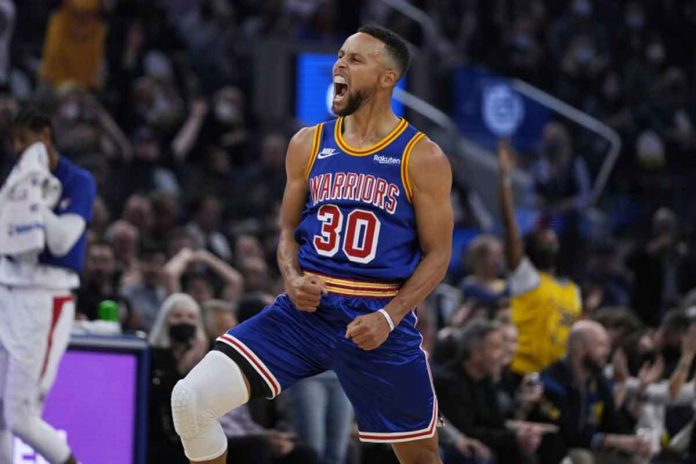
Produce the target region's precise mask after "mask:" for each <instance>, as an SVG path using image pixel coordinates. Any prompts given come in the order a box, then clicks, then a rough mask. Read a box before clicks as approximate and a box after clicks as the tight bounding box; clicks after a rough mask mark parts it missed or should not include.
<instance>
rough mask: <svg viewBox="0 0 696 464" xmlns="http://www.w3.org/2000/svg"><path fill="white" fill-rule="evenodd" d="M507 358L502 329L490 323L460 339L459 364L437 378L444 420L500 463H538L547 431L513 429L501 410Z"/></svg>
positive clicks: (479, 323) (441, 371)
mask: <svg viewBox="0 0 696 464" xmlns="http://www.w3.org/2000/svg"><path fill="white" fill-rule="evenodd" d="M503 355H504V341H503V334H502V331H501V330H500V327H499V326H498V325H497V324H496V323H493V322H488V321H475V322H472V323H471V324H470V325H469V326H467V327H466V328H465V329H463V330H462V332H461V333H460V334H459V336H458V337H457V354H456V356H455V358H454V359H453V360H452V361H450V362H449V363H447V364H445V365H444V366H442V367H441V368H439V369H436V370H435V372H434V382H435V389H436V391H437V396H438V402H439V405H440V408H441V411H442V414H443V415H444V416H445V417H446V418H447V419H448V420H449V421H450V422H451V423H452V424H453V425H454V426H455V427H456V428H457V429H458V430H460V431H461V432H462V433H464V434H465V435H466V436H467V437H471V438H475V439H477V440H480V441H481V442H482V443H483V444H484V445H486V446H487V447H488V448H490V449H491V451H492V452H493V453H494V455H495V457H496V462H498V463H500V464H504V463H510V464H513V463H514V464H520V463H523V462H533V456H534V454H535V452H536V451H537V449H538V448H539V445H540V443H541V439H542V432H541V430H539V429H538V428H536V427H535V426H532V425H529V426H526V427H520V428H518V429H517V430H516V431H515V430H509V429H507V428H506V427H505V417H504V416H503V414H502V412H501V411H500V407H499V404H498V397H497V388H496V386H495V384H494V379H495V378H496V377H499V376H500V372H501V370H502V367H503ZM450 451H451V450H450ZM458 454H459V453H455V455H458ZM448 462H452V463H454V462H462V461H456V460H454V459H452V460H448Z"/></svg>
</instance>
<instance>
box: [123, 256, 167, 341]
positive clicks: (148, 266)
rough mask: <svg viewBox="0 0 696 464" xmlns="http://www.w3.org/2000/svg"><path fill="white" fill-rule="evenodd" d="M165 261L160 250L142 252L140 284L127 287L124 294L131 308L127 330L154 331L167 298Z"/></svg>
mask: <svg viewBox="0 0 696 464" xmlns="http://www.w3.org/2000/svg"><path fill="white" fill-rule="evenodd" d="M165 261H166V256H165V254H164V251H163V250H162V249H160V248H157V247H152V246H146V247H144V248H143V249H142V251H141V252H140V269H139V271H140V272H139V273H140V279H139V282H138V283H136V284H133V285H125V286H124V288H123V292H122V293H123V296H124V298H125V299H126V300H127V301H128V303H129V305H130V307H131V314H130V318H129V320H128V323H127V328H129V329H133V330H143V331H145V332H149V331H150V329H152V325H153V324H154V323H155V319H156V318H157V312H158V311H159V308H160V306H161V305H162V302H163V301H164V299H165V297H166V296H167V289H166V288H165V286H164V278H163V274H162V266H164V263H165Z"/></svg>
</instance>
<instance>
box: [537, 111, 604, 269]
mask: <svg viewBox="0 0 696 464" xmlns="http://www.w3.org/2000/svg"><path fill="white" fill-rule="evenodd" d="M532 175H533V177H534V188H535V190H536V194H537V201H538V203H539V207H540V208H541V210H542V212H543V213H544V214H545V215H546V216H547V219H548V220H549V221H550V222H551V224H552V226H553V227H554V230H555V231H556V233H557V234H558V235H559V236H560V253H559V263H558V267H559V270H560V272H561V273H563V274H566V275H575V274H577V273H578V271H579V269H578V263H581V262H582V261H583V260H582V259H581V257H582V256H583V243H584V238H583V237H582V235H581V230H580V229H581V225H582V221H583V217H584V216H583V210H584V209H585V208H586V207H587V205H588V203H589V200H590V187H591V186H590V177H589V173H588V171H587V165H586V164H585V161H584V160H583V159H582V157H580V156H575V155H574V154H573V141H572V139H571V138H570V134H569V133H568V129H566V128H565V126H563V125H562V124H561V123H559V122H550V123H548V124H547V125H546V127H545V128H544V134H543V141H542V149H541V157H540V158H539V160H538V161H537V162H536V164H535V165H534V166H533V167H532Z"/></svg>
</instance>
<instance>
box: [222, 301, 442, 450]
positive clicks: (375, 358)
mask: <svg viewBox="0 0 696 464" xmlns="http://www.w3.org/2000/svg"><path fill="white" fill-rule="evenodd" d="M388 301H389V300H388V299H385V298H375V297H368V298H365V297H360V296H345V295H338V294H335V293H332V292H331V291H330V293H329V294H328V295H324V296H322V298H321V303H320V305H319V307H318V309H317V311H315V312H313V313H308V312H302V311H299V310H297V309H296V308H295V306H294V305H293V303H292V301H291V300H290V298H289V297H288V296H287V294H282V295H280V296H278V298H276V300H275V301H274V303H273V304H272V305H270V306H268V307H266V308H265V309H264V310H263V311H261V312H260V313H259V314H258V315H256V316H254V317H252V318H250V319H249V320H247V321H244V322H243V323H242V324H240V325H238V326H236V327H234V328H233V329H231V330H229V331H228V332H227V333H226V334H225V335H223V336H221V337H219V338H218V344H220V343H223V344H225V345H227V347H230V348H232V350H229V351H231V352H233V353H234V354H235V355H238V356H234V357H233V358H235V359H239V358H243V360H245V361H246V363H247V364H248V366H251V367H252V368H253V371H250V370H245V373H247V377H249V372H251V373H252V375H253V374H257V375H258V377H260V378H261V379H262V380H263V384H265V386H266V387H267V388H264V390H265V391H266V392H267V393H269V395H268V396H269V397H270V398H273V397H276V396H277V395H278V394H280V392H281V391H283V389H285V388H288V387H290V386H291V385H293V384H294V383H295V382H297V381H298V380H300V379H302V378H305V377H310V376H313V375H316V374H319V373H321V372H324V371H326V370H333V371H334V372H336V374H337V376H338V378H339V380H340V382H341V385H342V387H343V389H344V391H345V392H346V395H347V396H348V398H349V399H350V401H351V403H352V404H353V408H354V410H355V416H356V420H357V423H358V430H359V437H360V440H361V441H364V442H385V443H397V442H405V441H412V440H420V439H424V438H430V437H432V436H434V435H435V430H436V425H437V422H438V407H437V399H436V397H435V391H434V388H433V384H432V378H431V373H430V367H429V365H428V358H427V354H426V352H425V351H424V350H423V349H422V348H421V342H422V337H421V335H420V333H419V332H418V330H417V329H416V327H415V325H416V321H417V319H416V315H415V313H414V312H411V313H409V314H408V315H407V316H406V317H404V319H403V320H402V321H401V322H400V323H399V325H398V326H397V327H396V328H395V329H394V331H392V332H391V333H390V334H389V338H388V339H387V340H386V341H385V342H384V344H382V345H381V346H379V347H378V348H377V349H375V350H372V351H364V350H362V349H360V348H359V347H358V346H357V345H356V344H355V343H353V341H352V340H349V339H347V338H345V334H346V326H347V325H348V324H349V323H350V322H351V321H352V320H353V319H355V318H356V317H357V316H360V315H363V314H368V313H371V312H374V311H377V310H378V309H380V308H383V307H384V305H385V304H386V303H387V302H388ZM227 347H225V348H227ZM248 366H247V367H248ZM243 370H244V369H243ZM256 380H258V379H256ZM250 383H251V379H250Z"/></svg>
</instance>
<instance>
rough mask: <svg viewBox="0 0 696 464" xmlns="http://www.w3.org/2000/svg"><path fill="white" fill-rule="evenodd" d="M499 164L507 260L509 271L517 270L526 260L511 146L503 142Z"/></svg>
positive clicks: (500, 144)
mask: <svg viewBox="0 0 696 464" xmlns="http://www.w3.org/2000/svg"><path fill="white" fill-rule="evenodd" d="M498 164H499V166H500V181H499V191H500V208H501V210H502V215H503V224H504V225H505V259H506V261H507V266H508V269H510V270H511V271H512V270H515V269H517V266H519V264H520V262H521V261H522V258H524V245H523V244H522V238H521V237H520V231H519V228H518V226H517V220H516V219H515V204H514V199H513V196H512V188H511V177H510V176H511V175H512V165H511V162H510V145H509V144H508V142H507V141H505V140H502V141H500V143H499V144H498Z"/></svg>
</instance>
